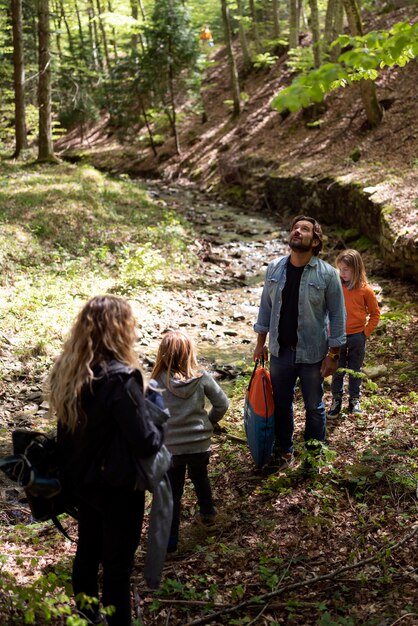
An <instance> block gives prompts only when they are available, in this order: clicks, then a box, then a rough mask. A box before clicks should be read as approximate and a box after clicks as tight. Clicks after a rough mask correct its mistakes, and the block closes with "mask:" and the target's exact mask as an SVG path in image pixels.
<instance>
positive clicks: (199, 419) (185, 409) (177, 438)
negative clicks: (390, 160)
mask: <svg viewBox="0 0 418 626" xmlns="http://www.w3.org/2000/svg"><path fill="white" fill-rule="evenodd" d="M157 383H158V386H159V388H160V389H162V390H163V391H162V393H163V398H164V403H165V407H166V408H167V409H168V410H169V412H170V417H169V418H168V420H167V422H166V425H167V430H166V433H165V441H164V443H165V445H166V446H167V448H168V449H169V450H170V452H171V454H195V453H197V452H207V451H208V450H209V449H210V440H211V436H212V433H213V424H215V423H216V422H219V420H220V419H222V417H223V416H224V415H225V413H226V411H227V409H228V406H229V400H228V398H227V397H226V395H225V393H224V392H223V391H222V389H221V388H220V387H219V385H218V383H216V382H215V381H214V379H213V378H212V376H210V374H208V373H207V372H203V374H202V375H201V376H196V377H194V378H190V379H188V380H177V379H175V378H171V379H170V383H169V385H168V384H167V372H161V373H160V375H159V376H158V378H157ZM206 399H208V400H209V402H210V403H211V405H212V408H210V409H209V411H207V410H206V409H205V402H206Z"/></svg>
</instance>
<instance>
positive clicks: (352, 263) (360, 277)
mask: <svg viewBox="0 0 418 626" xmlns="http://www.w3.org/2000/svg"><path fill="white" fill-rule="evenodd" d="M341 263H344V264H345V265H347V267H349V268H350V269H352V270H353V278H352V279H351V280H350V282H349V284H348V285H347V288H348V289H350V290H351V289H358V288H359V287H364V286H365V285H367V276H366V270H365V267H364V263H363V259H362V258H361V254H360V252H357V250H343V251H342V252H340V253H339V255H338V256H337V258H336V259H335V265H336V267H337V268H338V266H339V265H341Z"/></svg>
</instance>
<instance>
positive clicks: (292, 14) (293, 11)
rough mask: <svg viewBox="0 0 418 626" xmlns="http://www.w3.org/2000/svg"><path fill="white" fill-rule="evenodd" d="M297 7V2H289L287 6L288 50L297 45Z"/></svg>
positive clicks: (293, 0) (294, 0) (295, 0)
mask: <svg viewBox="0 0 418 626" xmlns="http://www.w3.org/2000/svg"><path fill="white" fill-rule="evenodd" d="M299 15H300V14H299V6H298V0H290V5H289V48H290V50H292V49H293V48H297V47H298V45H299Z"/></svg>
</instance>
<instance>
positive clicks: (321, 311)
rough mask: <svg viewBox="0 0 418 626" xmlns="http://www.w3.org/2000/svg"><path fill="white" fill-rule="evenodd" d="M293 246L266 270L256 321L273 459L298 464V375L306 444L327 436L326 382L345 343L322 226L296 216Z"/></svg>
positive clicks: (340, 296)
mask: <svg viewBox="0 0 418 626" xmlns="http://www.w3.org/2000/svg"><path fill="white" fill-rule="evenodd" d="M289 246H290V249H291V252H290V255H289V256H284V257H281V258H279V259H277V260H276V261H273V262H272V263H270V264H269V266H268V268H267V273H266V279H265V284H264V288H263V293H262V296H261V302H260V308H259V312H258V318H257V323H256V324H254V330H255V332H256V333H258V338H257V344H256V348H255V350H254V360H255V359H261V358H264V359H266V360H267V358H268V350H267V346H266V337H267V334H269V350H270V374H271V380H272V385H273V396H274V405H275V409H274V416H275V436H276V437H275V446H274V454H273V462H274V464H275V465H276V466H278V467H279V466H285V465H290V464H291V463H292V462H293V429H294V422H293V399H294V393H295V385H296V380H297V378H299V380H300V387H301V391H302V396H303V401H304V404H305V416H306V420H305V435H304V438H305V442H309V440H312V439H314V440H317V441H324V440H325V424H326V412H325V406H324V403H323V393H324V387H323V380H324V377H326V376H330V375H332V374H334V372H335V371H336V369H337V367H338V359H339V353H340V347H341V346H343V345H344V344H345V342H346V336H345V307H344V297H343V292H342V288H341V280H340V278H339V276H338V272H337V271H336V269H334V268H333V267H332V266H331V265H329V264H328V263H326V262H325V261H322V260H321V259H319V258H318V254H319V252H320V250H321V248H322V229H321V226H320V224H319V223H318V222H317V221H316V220H315V219H313V218H312V217H306V216H305V215H300V216H298V217H296V218H295V219H294V220H293V222H292V226H291V231H290V237H289ZM308 446H309V444H308ZM311 447H312V446H311ZM313 447H314V449H315V446H313Z"/></svg>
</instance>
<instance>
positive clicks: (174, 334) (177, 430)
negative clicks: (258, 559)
mask: <svg viewBox="0 0 418 626" xmlns="http://www.w3.org/2000/svg"><path fill="white" fill-rule="evenodd" d="M151 376H152V378H154V379H155V380H156V381H157V383H158V386H159V387H160V388H161V389H162V390H163V396H164V404H165V407H166V408H167V409H168V410H169V412H170V417H169V419H168V421H167V431H166V435H165V444H166V446H167V448H168V449H169V450H170V452H171V453H172V455H173V458H172V465H171V468H170V469H169V471H168V475H169V478H170V483H171V488H172V491H173V521H172V524H171V533H170V539H169V543H168V546H167V552H175V551H176V550H177V543H178V536H179V526H180V502H181V498H182V495H183V490H184V482H185V478H186V469H187V470H188V475H189V478H190V480H191V481H192V483H193V485H194V488H195V491H196V496H197V501H198V504H199V517H200V520H201V521H202V522H203V523H204V524H208V525H210V524H212V523H213V522H214V521H215V517H216V509H215V507H214V504H213V499H212V490H211V486H210V482H209V476H208V463H209V456H210V441H211V436H212V433H213V425H214V424H215V423H216V422H218V421H219V420H220V419H222V417H223V416H224V415H225V413H226V411H227V409H228V405H229V401H228V398H227V397H226V395H225V393H224V392H223V391H222V389H221V388H220V387H219V385H218V384H217V383H216V382H215V381H214V379H213V378H212V376H210V375H209V374H208V373H206V372H202V371H201V370H199V366H198V363H197V357H196V348H195V346H194V344H193V342H192V340H191V339H190V337H189V336H188V335H187V334H186V333H184V332H181V331H170V332H167V333H166V334H165V335H164V338H163V340H162V341H161V344H160V347H159V349H158V354H157V360H156V363H155V366H154V369H153V371H152V374H151ZM206 398H207V399H208V400H209V402H210V403H211V405H212V408H211V409H210V410H209V412H208V411H207V410H206V409H205V400H206Z"/></svg>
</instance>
